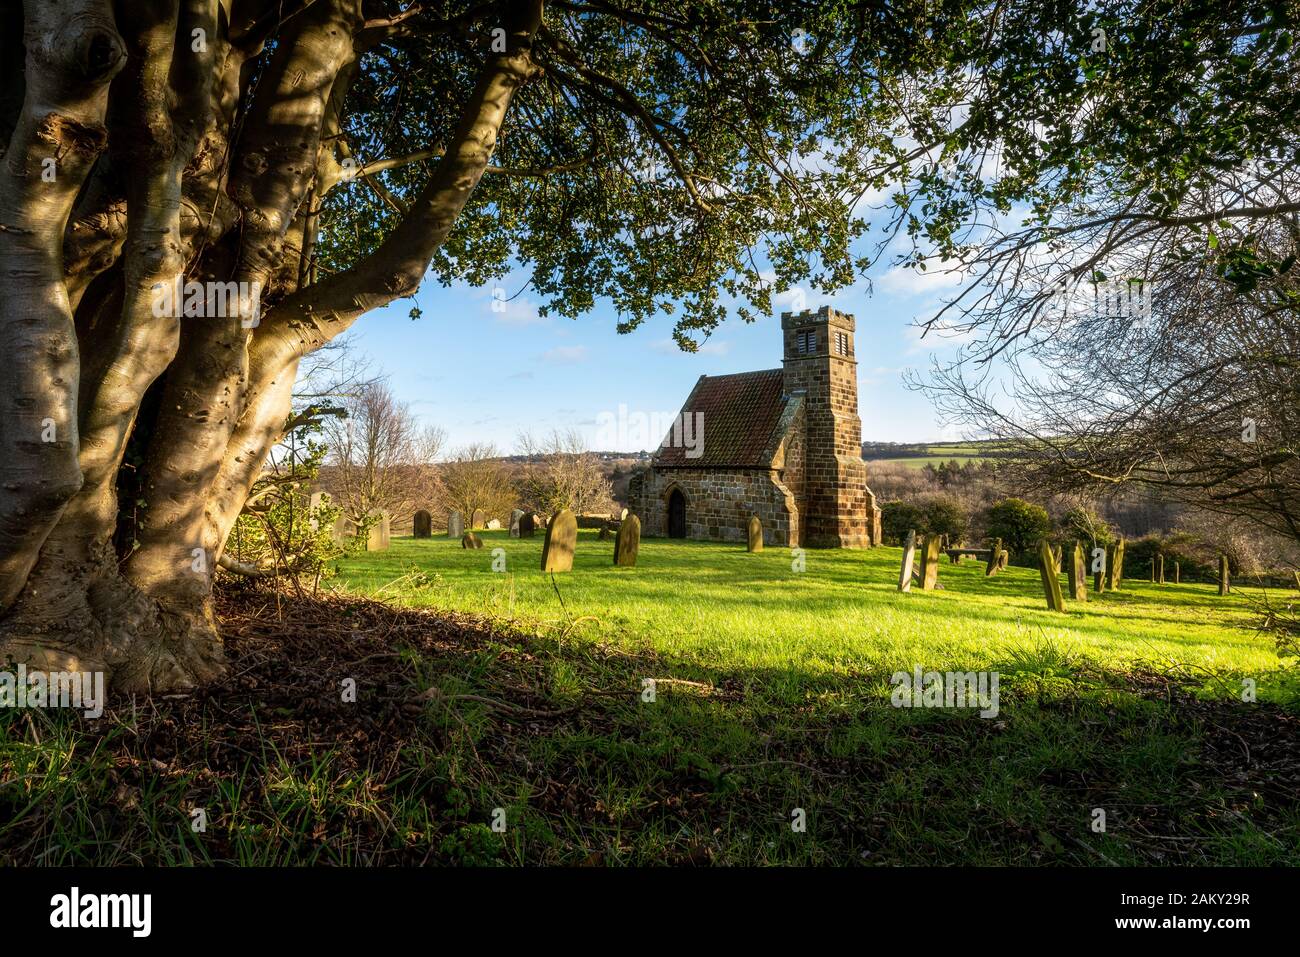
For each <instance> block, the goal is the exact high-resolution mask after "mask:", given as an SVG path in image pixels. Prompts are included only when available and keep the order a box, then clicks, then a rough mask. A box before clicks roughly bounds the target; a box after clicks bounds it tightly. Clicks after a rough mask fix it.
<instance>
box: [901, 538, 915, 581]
mask: <svg viewBox="0 0 1300 957" xmlns="http://www.w3.org/2000/svg"><path fill="white" fill-rule="evenodd" d="M915 561H916V530H915V529H913V530H912V531H910V532H908V533H907V541H905V542H903V567H902V568H900V569H899V571H898V590H899V591H911V590H912V563H913V562H915Z"/></svg>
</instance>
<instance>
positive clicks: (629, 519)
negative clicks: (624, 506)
mask: <svg viewBox="0 0 1300 957" xmlns="http://www.w3.org/2000/svg"><path fill="white" fill-rule="evenodd" d="M640 547H641V519H639V518H637V517H636V516H635V515H628V516H626V517H624V519H623V522H622V524H620V525H619V526H618V533H617V534H616V535H615V536H614V564H615V565H621V566H623V567H624V568H631V567H632V566H633V565H635V564H636V553H637V550H638V549H639V548H640Z"/></svg>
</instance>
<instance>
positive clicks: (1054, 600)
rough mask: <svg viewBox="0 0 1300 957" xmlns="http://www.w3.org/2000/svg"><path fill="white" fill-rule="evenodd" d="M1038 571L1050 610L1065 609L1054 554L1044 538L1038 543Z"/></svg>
mask: <svg viewBox="0 0 1300 957" xmlns="http://www.w3.org/2000/svg"><path fill="white" fill-rule="evenodd" d="M1038 571H1039V574H1040V575H1041V576H1042V578H1043V592H1044V593H1045V594H1046V596H1047V607H1048V610H1050V611H1065V599H1064V598H1063V597H1062V596H1061V579H1060V578H1059V577H1057V576H1058V573H1059V569H1058V568H1057V565H1056V556H1055V555H1054V554H1053V553H1052V546H1051V545H1049V544H1048V542H1047V540H1046V539H1043V540H1042V541H1041V542H1039V543H1038Z"/></svg>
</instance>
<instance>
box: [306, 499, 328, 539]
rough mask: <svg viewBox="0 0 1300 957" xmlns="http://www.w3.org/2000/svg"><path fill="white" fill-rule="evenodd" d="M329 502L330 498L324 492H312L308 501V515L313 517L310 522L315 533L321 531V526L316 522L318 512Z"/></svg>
mask: <svg viewBox="0 0 1300 957" xmlns="http://www.w3.org/2000/svg"><path fill="white" fill-rule="evenodd" d="M328 500H329V496H328V495H326V494H325V493H324V492H312V493H311V498H309V499H307V514H308V515H310V516H312V517H311V519H310V520H309V521H308V524H309V525H310V526H311V530H312V531H313V532H315V531H319V530H320V525H319V523H318V522H317V521H316V510H317V509H318V508H320V507H321V506H322V505H324V504H325V503H326V502H327V501H328Z"/></svg>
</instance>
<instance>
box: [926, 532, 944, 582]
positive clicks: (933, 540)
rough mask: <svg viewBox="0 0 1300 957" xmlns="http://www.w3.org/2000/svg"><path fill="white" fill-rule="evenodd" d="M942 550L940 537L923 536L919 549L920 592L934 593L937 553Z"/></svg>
mask: <svg viewBox="0 0 1300 957" xmlns="http://www.w3.org/2000/svg"><path fill="white" fill-rule="evenodd" d="M942 548H943V536H942V535H927V536H925V544H924V545H923V546H922V548H921V591H934V586H935V585H936V584H937V583H938V581H939V551H940V549H942Z"/></svg>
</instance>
